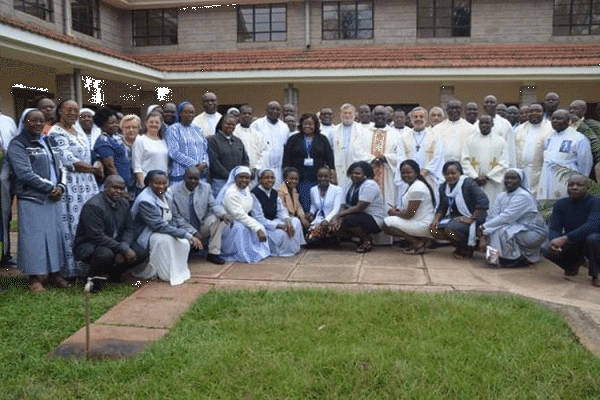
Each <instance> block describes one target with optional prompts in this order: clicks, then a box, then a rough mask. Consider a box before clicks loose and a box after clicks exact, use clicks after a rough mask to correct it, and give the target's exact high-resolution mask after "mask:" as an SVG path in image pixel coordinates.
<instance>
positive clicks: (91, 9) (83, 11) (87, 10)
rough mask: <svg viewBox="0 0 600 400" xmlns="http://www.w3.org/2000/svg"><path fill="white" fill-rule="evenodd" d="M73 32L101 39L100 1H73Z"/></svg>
mask: <svg viewBox="0 0 600 400" xmlns="http://www.w3.org/2000/svg"><path fill="white" fill-rule="evenodd" d="M71 19H72V24H73V30H74V31H77V32H81V33H85V34H86V35H89V36H93V37H95V38H99V37H100V8H99V5H98V0H72V1H71Z"/></svg>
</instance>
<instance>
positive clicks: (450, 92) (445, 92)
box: [440, 86, 454, 111]
mask: <svg viewBox="0 0 600 400" xmlns="http://www.w3.org/2000/svg"><path fill="white" fill-rule="evenodd" d="M453 99H454V86H440V107H442V109H443V110H444V111H446V107H447V106H448V102H449V101H450V100H453Z"/></svg>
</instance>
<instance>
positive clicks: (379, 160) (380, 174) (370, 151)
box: [357, 106, 399, 245]
mask: <svg viewBox="0 0 600 400" xmlns="http://www.w3.org/2000/svg"><path fill="white" fill-rule="evenodd" d="M363 126H365V125H363ZM363 132H364V133H363V139H362V140H361V142H360V143H361V144H360V145H359V147H358V153H357V159H358V160H360V161H367V162H369V163H371V166H372V167H373V172H374V174H375V178H374V180H375V182H377V185H378V186H379V189H380V190H381V194H382V195H383V198H384V200H385V202H386V203H387V205H386V209H388V208H389V207H390V205H394V204H396V197H397V193H398V189H397V188H396V183H395V179H394V178H395V171H396V167H397V160H398V142H399V138H398V133H397V131H396V129H395V128H392V127H391V126H389V125H388V124H387V112H386V110H385V107H384V106H376V107H375V108H374V109H373V126H372V127H368V128H367V129H364V128H363ZM392 239H393V238H392V237H391V236H389V235H385V234H379V235H378V236H377V237H376V238H375V243H376V244H381V245H383V244H392Z"/></svg>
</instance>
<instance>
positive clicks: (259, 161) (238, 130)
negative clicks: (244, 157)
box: [233, 124, 268, 170]
mask: <svg viewBox="0 0 600 400" xmlns="http://www.w3.org/2000/svg"><path fill="white" fill-rule="evenodd" d="M233 135H234V136H237V137H239V138H240V140H241V141H242V143H243V144H244V148H245V149H246V153H248V160H249V162H250V165H249V166H250V169H256V170H260V169H262V168H263V165H264V158H265V157H266V155H267V151H268V149H267V144H266V142H265V141H264V138H263V137H262V135H261V133H260V132H258V131H257V130H255V129H253V128H252V126H249V127H248V128H244V127H243V126H242V125H240V124H237V125H236V127H235V130H234V131H233Z"/></svg>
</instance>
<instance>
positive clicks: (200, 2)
mask: <svg viewBox="0 0 600 400" xmlns="http://www.w3.org/2000/svg"><path fill="white" fill-rule="evenodd" d="M104 2H105V3H108V4H110V5H112V6H114V7H117V8H123V9H127V10H136V9H148V8H183V7H189V8H193V7H196V8H212V7H221V6H228V5H229V6H235V5H251V4H269V3H292V2H295V3H297V2H298V0H295V1H294V0H237V1H235V0H229V1H227V0H104Z"/></svg>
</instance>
